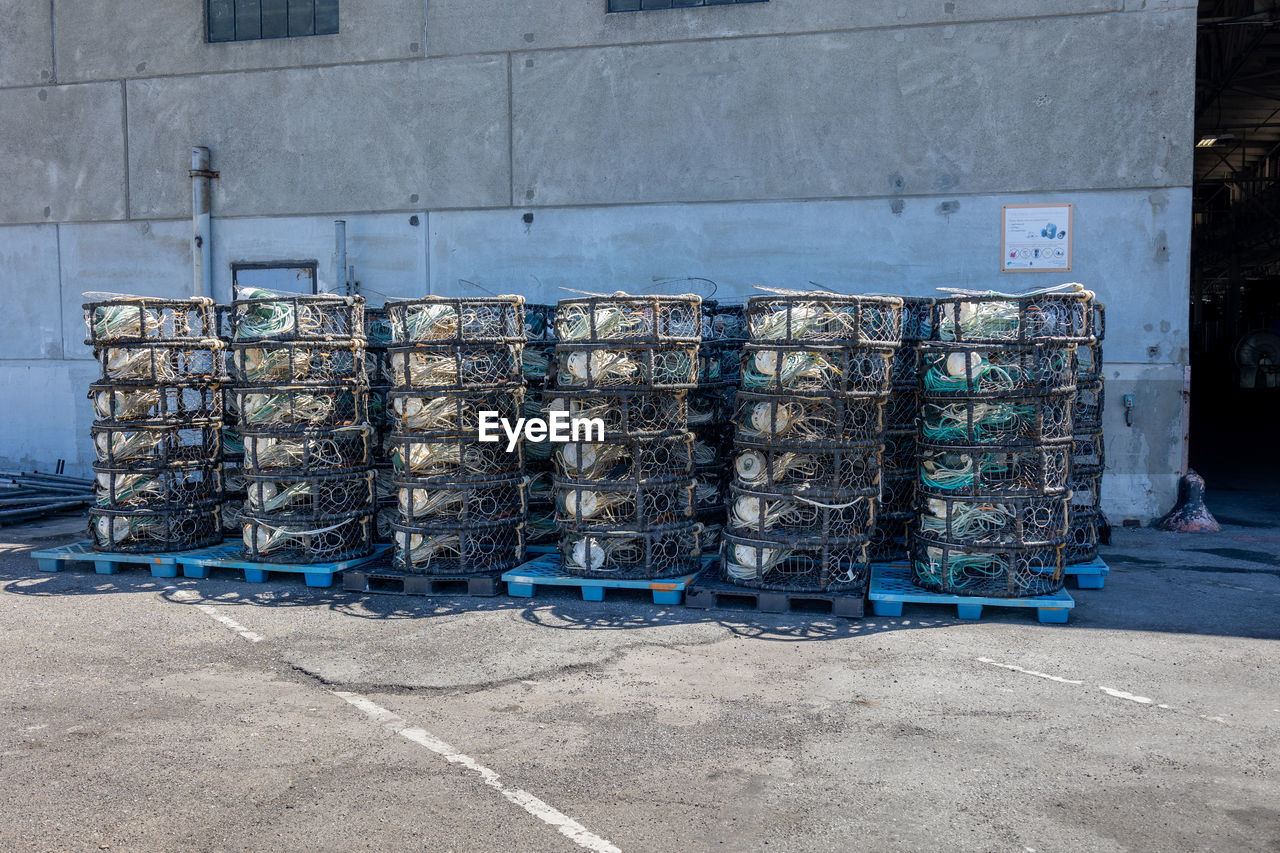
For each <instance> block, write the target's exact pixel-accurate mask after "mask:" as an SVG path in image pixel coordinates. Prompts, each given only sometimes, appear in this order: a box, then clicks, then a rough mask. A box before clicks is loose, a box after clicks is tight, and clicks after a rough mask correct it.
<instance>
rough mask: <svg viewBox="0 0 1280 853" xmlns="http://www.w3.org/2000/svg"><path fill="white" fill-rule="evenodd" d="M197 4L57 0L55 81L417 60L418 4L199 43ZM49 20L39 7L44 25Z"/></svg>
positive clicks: (367, 0)
mask: <svg viewBox="0 0 1280 853" xmlns="http://www.w3.org/2000/svg"><path fill="white" fill-rule="evenodd" d="M32 5H37V4H32ZM204 5H205V4H204V3H203V2H198V0H197V2H181V3H151V2H147V0H58V2H57V3H56V4H55V6H54V8H55V11H56V26H57V34H58V39H57V41H58V78H59V80H61V81H63V82H70V81H76V80H102V79H108V78H110V79H116V78H122V77H151V76H163V75H166V74H190V73H192V72H202V71H240V70H245V69H250V68H284V67H289V66H299V65H331V64H334V63H338V62H364V61H369V60H377V59H403V58H407V57H412V56H422V54H423V45H424V43H425V38H424V33H423V14H424V12H423V7H424V4H423V2H422V0H344V2H342V3H341V4H339V13H340V15H341V19H340V21H339V25H338V30H339V31H338V33H337V34H336V35H328V36H308V37H303V38H288V39H269V40H265V41H242V42H222V43H217V44H209V43H207V42H206V41H205V13H204ZM48 17H49V15H48V10H47V9H46V10H45V22H46V24H47V23H48ZM299 106H301V105H299Z"/></svg>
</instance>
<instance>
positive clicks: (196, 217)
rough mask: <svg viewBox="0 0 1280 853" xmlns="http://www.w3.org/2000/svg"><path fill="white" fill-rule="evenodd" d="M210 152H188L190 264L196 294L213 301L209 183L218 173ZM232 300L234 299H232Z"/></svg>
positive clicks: (211, 218)
mask: <svg viewBox="0 0 1280 853" xmlns="http://www.w3.org/2000/svg"><path fill="white" fill-rule="evenodd" d="M211 163H212V160H211V158H210V157H209V149H208V148H205V147H203V146H197V147H194V148H192V149H191V171H190V172H188V173H187V174H188V175H190V176H191V261H192V275H193V277H194V279H195V292H196V293H197V294H198V295H200V296H207V297H209V298H210V299H212V298H213V216H212V213H211V212H210V211H211V208H212V204H211V197H212V195H213V194H212V192H211V191H210V183H209V182H210V181H211V180H213V179H214V178H216V177H218V173H217V172H215V171H213V170H212V169H210V168H209V167H210V165H211ZM233 296H234V295H233Z"/></svg>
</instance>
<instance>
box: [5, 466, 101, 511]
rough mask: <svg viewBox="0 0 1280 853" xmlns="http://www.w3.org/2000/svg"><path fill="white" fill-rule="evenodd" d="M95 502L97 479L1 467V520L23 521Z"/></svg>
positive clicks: (76, 508) (81, 507)
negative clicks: (94, 480)
mask: <svg viewBox="0 0 1280 853" xmlns="http://www.w3.org/2000/svg"><path fill="white" fill-rule="evenodd" d="M91 503H93V480H82V479H80V478H78V477H66V476H63V475H61V474H41V473H39V472H32V473H24V472H22V471H0V524H19V523H21V522H24V521H31V520H32V519H34V518H40V517H42V516H45V515H54V514H56V513H60V512H71V511H72V510H78V509H83V508H84V507H86V506H88V505H89V504H91Z"/></svg>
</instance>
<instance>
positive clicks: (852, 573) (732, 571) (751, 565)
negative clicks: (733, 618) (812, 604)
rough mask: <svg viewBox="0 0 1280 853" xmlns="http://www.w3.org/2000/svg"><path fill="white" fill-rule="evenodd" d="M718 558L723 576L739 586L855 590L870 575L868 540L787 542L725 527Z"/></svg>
mask: <svg viewBox="0 0 1280 853" xmlns="http://www.w3.org/2000/svg"><path fill="white" fill-rule="evenodd" d="M720 564H721V566H722V570H721V571H722V574H723V575H724V577H725V578H726V579H727V580H730V581H732V582H733V583H735V584H738V585H739V586H747V587H753V588H756V589H773V590H782V591H820V592H837V591H841V590H850V591H857V590H862V589H864V588H865V587H866V585H867V580H868V579H869V577H870V551H869V540H868V538H867V537H865V536H864V537H862V538H861V539H860V540H844V541H834V542H827V543H824V544H821V545H817V546H814V547H790V546H788V545H787V544H786V543H780V542H778V541H775V540H774V539H772V538H770V539H751V538H747V537H742V536H738V535H736V534H735V533H734V532H733V531H732V530H729V529H726V530H725V531H724V533H723V535H722V536H721V542H720Z"/></svg>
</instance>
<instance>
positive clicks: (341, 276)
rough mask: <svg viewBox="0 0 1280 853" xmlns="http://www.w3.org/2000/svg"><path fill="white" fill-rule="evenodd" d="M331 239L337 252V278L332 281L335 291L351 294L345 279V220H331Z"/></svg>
mask: <svg viewBox="0 0 1280 853" xmlns="http://www.w3.org/2000/svg"><path fill="white" fill-rule="evenodd" d="M333 239H334V246H335V249H336V251H337V254H338V262H337V264H336V266H337V267H338V280H337V281H335V282H334V283H333V285H334V287H336V288H338V289H337V291H336V292H337V293H340V294H342V295H343V296H350V295H351V284H350V281H349V280H348V279H347V221H346V220H345V219H335V220H333Z"/></svg>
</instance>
